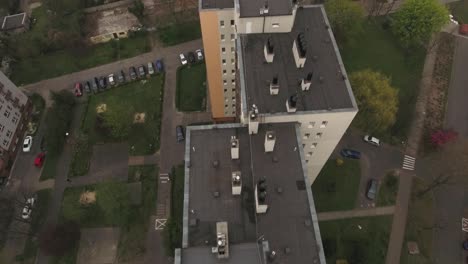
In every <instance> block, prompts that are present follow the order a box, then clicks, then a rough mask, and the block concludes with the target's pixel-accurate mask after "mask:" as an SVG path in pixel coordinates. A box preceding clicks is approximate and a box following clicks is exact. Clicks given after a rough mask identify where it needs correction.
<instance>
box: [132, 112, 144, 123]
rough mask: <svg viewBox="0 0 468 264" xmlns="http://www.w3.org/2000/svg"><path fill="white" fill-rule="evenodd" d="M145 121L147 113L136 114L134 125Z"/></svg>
mask: <svg viewBox="0 0 468 264" xmlns="http://www.w3.org/2000/svg"><path fill="white" fill-rule="evenodd" d="M145 120H146V113H136V114H135V115H134V116H133V123H134V124H141V123H145Z"/></svg>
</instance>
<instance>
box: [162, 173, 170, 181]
mask: <svg viewBox="0 0 468 264" xmlns="http://www.w3.org/2000/svg"><path fill="white" fill-rule="evenodd" d="M159 180H160V181H161V183H167V182H168V181H170V180H171V179H170V178H169V174H167V173H161V174H159Z"/></svg>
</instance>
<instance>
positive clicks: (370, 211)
mask: <svg viewBox="0 0 468 264" xmlns="http://www.w3.org/2000/svg"><path fill="white" fill-rule="evenodd" d="M394 212H395V206H385V207H374V208H365V209H355V210H347V211H332V212H324V213H318V214H317V217H318V220H319V221H330V220H337V219H346V218H354V217H366V216H379V215H391V214H393V213H394Z"/></svg>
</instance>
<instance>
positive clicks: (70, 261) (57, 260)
mask: <svg viewBox="0 0 468 264" xmlns="http://www.w3.org/2000/svg"><path fill="white" fill-rule="evenodd" d="M78 249H79V243H78V245H77V246H76V247H75V248H74V249H73V250H71V251H69V252H67V253H65V255H63V256H61V257H52V258H51V260H50V262H49V263H50V264H75V263H76V258H77V255H78Z"/></svg>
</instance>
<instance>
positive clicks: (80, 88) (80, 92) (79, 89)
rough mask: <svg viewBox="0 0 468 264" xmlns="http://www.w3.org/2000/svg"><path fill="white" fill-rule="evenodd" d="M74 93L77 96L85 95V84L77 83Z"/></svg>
mask: <svg viewBox="0 0 468 264" xmlns="http://www.w3.org/2000/svg"><path fill="white" fill-rule="evenodd" d="M73 93H74V94H75V96H76V97H80V96H82V95H83V86H82V85H81V83H76V84H75V88H74V89H73Z"/></svg>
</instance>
